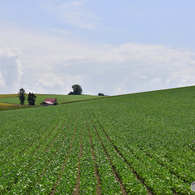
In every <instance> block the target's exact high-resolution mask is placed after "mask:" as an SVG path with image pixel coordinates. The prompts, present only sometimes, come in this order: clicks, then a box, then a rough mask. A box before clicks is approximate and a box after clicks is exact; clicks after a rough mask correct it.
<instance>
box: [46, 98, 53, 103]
mask: <svg viewBox="0 0 195 195" xmlns="http://www.w3.org/2000/svg"><path fill="white" fill-rule="evenodd" d="M55 101H56V98H49V99H45V101H44V102H52V103H54V102H55Z"/></svg>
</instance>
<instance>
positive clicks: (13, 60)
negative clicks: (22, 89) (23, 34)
mask: <svg viewBox="0 0 195 195" xmlns="http://www.w3.org/2000/svg"><path fill="white" fill-rule="evenodd" d="M19 56H20V51H19V50H18V49H17V48H15V47H11V48H9V47H8V46H7V45H6V44H4V43H2V42H1V43H0V90H1V93H12V92H13V91H15V90H16V89H17V88H18V87H19V83H20V78H21V76H22V67H21V66H22V65H21V63H20V60H19Z"/></svg>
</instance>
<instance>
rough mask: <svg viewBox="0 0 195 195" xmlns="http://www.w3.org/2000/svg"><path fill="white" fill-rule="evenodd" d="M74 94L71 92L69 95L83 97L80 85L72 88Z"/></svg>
mask: <svg viewBox="0 0 195 195" xmlns="http://www.w3.org/2000/svg"><path fill="white" fill-rule="evenodd" d="M72 89H73V92H70V93H69V94H68V95H81V94H82V92H83V90H82V88H81V86H80V85H78V84H75V85H73V86H72Z"/></svg>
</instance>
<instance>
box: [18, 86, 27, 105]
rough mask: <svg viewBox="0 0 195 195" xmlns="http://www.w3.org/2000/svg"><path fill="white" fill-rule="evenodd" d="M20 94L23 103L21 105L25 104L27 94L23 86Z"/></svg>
mask: <svg viewBox="0 0 195 195" xmlns="http://www.w3.org/2000/svg"><path fill="white" fill-rule="evenodd" d="M18 94H19V96H18V97H19V99H20V104H21V105H24V101H25V94H26V92H25V90H24V89H23V88H21V89H20V90H19V92H18Z"/></svg>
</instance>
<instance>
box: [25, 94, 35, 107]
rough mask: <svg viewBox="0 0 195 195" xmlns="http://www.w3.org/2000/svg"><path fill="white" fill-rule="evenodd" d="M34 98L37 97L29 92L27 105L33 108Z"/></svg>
mask: <svg viewBox="0 0 195 195" xmlns="http://www.w3.org/2000/svg"><path fill="white" fill-rule="evenodd" d="M36 97H37V96H36V95H35V94H33V93H30V92H29V94H28V99H27V100H28V104H29V105H32V106H34V105H35V99H36Z"/></svg>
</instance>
